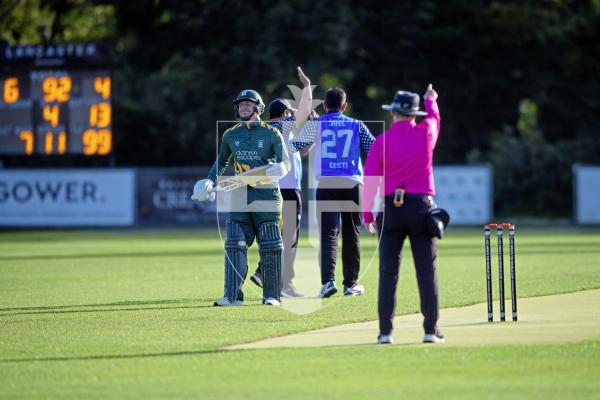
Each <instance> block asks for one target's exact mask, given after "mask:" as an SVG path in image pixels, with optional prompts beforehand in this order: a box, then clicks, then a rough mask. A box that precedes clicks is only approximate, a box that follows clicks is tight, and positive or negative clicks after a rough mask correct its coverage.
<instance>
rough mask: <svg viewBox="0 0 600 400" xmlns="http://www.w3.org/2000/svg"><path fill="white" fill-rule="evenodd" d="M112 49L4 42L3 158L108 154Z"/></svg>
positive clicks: (0, 87) (0, 95)
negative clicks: (15, 44) (20, 44)
mask: <svg viewBox="0 0 600 400" xmlns="http://www.w3.org/2000/svg"><path fill="white" fill-rule="evenodd" d="M109 50H110V49H109V48H108V47H107V46H104V45H101V44H94V43H85V44H84V43H70V44H58V45H25V46H7V45H4V46H3V45H0V156H1V155H22V156H32V155H36V156H60V155H65V154H76V155H83V156H106V155H109V154H110V153H111V151H112V147H113V132H112V102H111V99H112V82H111V73H110V51H109Z"/></svg>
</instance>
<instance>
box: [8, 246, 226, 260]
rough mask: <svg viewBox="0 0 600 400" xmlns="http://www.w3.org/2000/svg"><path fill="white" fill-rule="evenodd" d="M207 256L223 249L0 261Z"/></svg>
mask: <svg viewBox="0 0 600 400" xmlns="http://www.w3.org/2000/svg"><path fill="white" fill-rule="evenodd" d="M207 254H216V255H222V254H223V249H222V248H218V247H216V248H215V249H211V250H206V249H202V250H193V251H177V252H164V251H161V252H143V253H133V252H132V253H91V254H89V253H79V254H36V255H23V256H0V261H17V260H44V261H49V260H70V259H84V258H120V257H123V258H127V257H138V258H139V257H141V258H146V257H152V258H154V257H188V256H201V255H207Z"/></svg>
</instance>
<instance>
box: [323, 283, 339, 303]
mask: <svg viewBox="0 0 600 400" xmlns="http://www.w3.org/2000/svg"><path fill="white" fill-rule="evenodd" d="M337 291H338V289H337V286H336V284H335V282H334V281H329V282H327V283H326V284H324V285H323V287H321V291H319V294H318V297H319V298H320V299H326V298H328V297H331V296H333V295H334V294H336V293H337Z"/></svg>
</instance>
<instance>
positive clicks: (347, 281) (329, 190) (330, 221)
mask: <svg viewBox="0 0 600 400" xmlns="http://www.w3.org/2000/svg"><path fill="white" fill-rule="evenodd" d="M337 182H338V183H340V182H343V183H342V185H344V186H345V187H346V188H339V187H331V186H336V183H335V180H334V179H333V178H323V179H321V180H320V181H319V184H318V186H317V193H316V198H317V219H318V223H319V229H320V234H321V243H320V244H321V245H320V247H319V261H320V266H321V283H322V284H325V283H327V282H329V281H334V280H335V265H336V261H337V251H338V236H339V234H340V219H341V232H342V266H343V270H344V286H346V287H352V286H354V285H355V284H356V282H357V281H358V272H359V270H360V226H361V212H360V210H359V208H358V207H359V204H360V203H359V199H360V195H361V187H362V185H361V184H359V183H358V182H356V181H352V180H350V179H349V178H339V179H337ZM332 184H333V185H332ZM321 202H328V203H321ZM334 202H335V203H337V206H336V209H335V210H334V211H332V210H331V206H332V205H333V204H334ZM323 210H327V211H323Z"/></svg>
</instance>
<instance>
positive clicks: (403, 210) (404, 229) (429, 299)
mask: <svg viewBox="0 0 600 400" xmlns="http://www.w3.org/2000/svg"><path fill="white" fill-rule="evenodd" d="M432 204H433V200H432V198H431V197H430V196H408V197H407V198H406V199H405V203H404V205H403V206H402V207H394V205H393V204H392V196H388V197H386V199H385V211H384V215H383V218H382V216H381V215H380V216H379V217H378V218H377V223H378V226H379V234H380V238H381V241H380V243H379V304H378V311H379V330H380V333H381V334H382V335H389V334H390V333H391V332H392V329H393V320H394V312H395V309H396V287H397V284H398V275H399V273H400V263H401V261H402V246H403V244H404V240H405V239H406V237H408V238H409V239H410V246H411V249H412V253H413V260H414V263H415V269H416V272H417V284H418V286H419V295H420V298H421V313H422V314H423V316H424V317H425V319H424V322H423V328H424V329H425V333H434V332H435V329H436V323H437V320H438V314H439V294H438V278H437V270H436V253H437V239H435V238H431V237H429V234H428V233H427V229H426V222H425V213H426V212H427V211H428V210H429V209H430V208H431V207H432ZM382 219H383V225H382Z"/></svg>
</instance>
